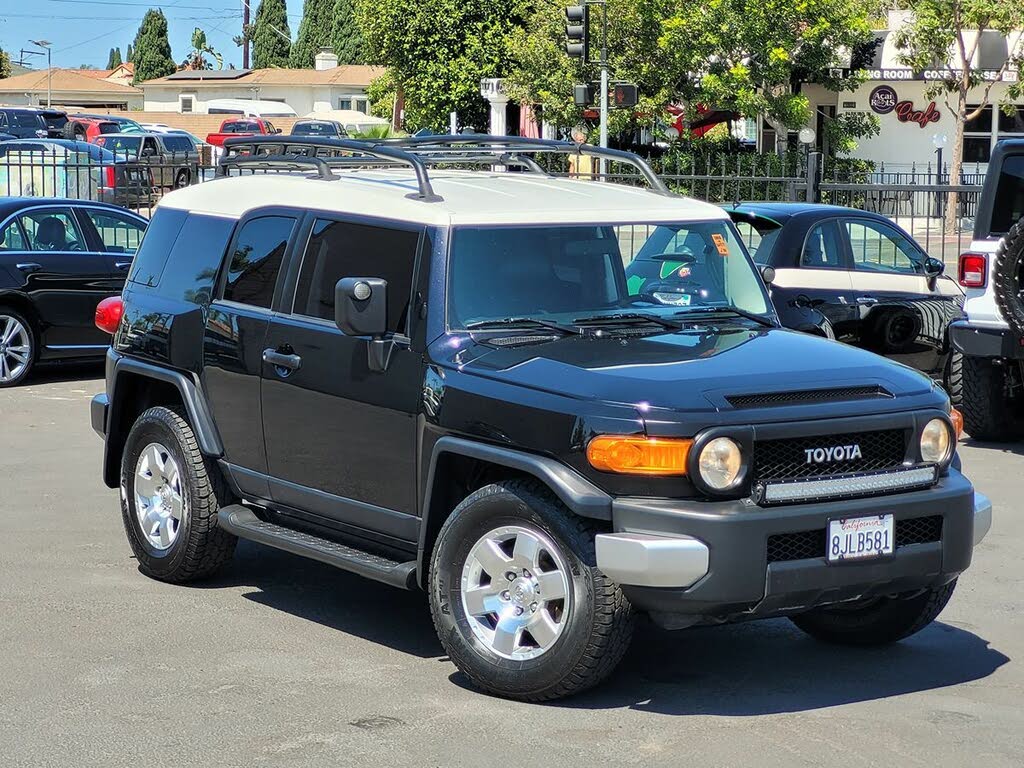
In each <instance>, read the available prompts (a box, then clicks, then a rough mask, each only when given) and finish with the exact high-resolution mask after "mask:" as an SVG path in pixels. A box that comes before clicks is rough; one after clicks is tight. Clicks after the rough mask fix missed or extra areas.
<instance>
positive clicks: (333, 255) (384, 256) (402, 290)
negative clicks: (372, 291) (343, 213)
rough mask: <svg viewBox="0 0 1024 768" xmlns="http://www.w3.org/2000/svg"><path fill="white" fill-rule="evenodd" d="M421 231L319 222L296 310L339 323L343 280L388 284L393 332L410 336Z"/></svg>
mask: <svg viewBox="0 0 1024 768" xmlns="http://www.w3.org/2000/svg"><path fill="white" fill-rule="evenodd" d="M418 244H419V232H417V231H414V230H408V229H391V228H387V227H379V226H373V225H368V224H352V223H349V222H344V221H330V220H327V219H320V220H317V222H316V224H315V225H314V226H313V233H312V235H311V237H310V238H309V244H308V245H307V246H306V254H305V256H304V257H303V260H302V269H301V271H300V272H299V280H298V284H297V285H296V287H295V303H294V305H293V312H294V313H295V314H299V315H306V316H308V317H319V318H321V319H323V320H330V321H333V320H334V286H335V285H336V284H337V282H338V281H339V280H340V279H341V278H343V277H380V278H383V279H384V280H387V282H388V331H389V332H392V333H405V331H406V325H407V319H408V318H407V315H408V309H409V300H410V297H411V294H412V278H413V271H414V270H415V266H416V248H417V245H418Z"/></svg>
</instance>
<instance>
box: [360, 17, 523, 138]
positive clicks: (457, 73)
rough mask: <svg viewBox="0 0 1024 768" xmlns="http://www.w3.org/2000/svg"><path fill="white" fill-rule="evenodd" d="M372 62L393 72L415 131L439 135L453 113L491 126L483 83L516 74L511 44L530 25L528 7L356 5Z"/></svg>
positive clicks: (466, 123) (477, 124)
mask: <svg viewBox="0 0 1024 768" xmlns="http://www.w3.org/2000/svg"><path fill="white" fill-rule="evenodd" d="M355 4H356V17H357V19H358V22H359V26H360V28H361V29H362V31H363V37H364V40H365V44H366V51H367V58H369V59H370V60H372V61H374V62H376V63H379V64H384V65H386V66H387V67H388V69H389V72H390V76H391V78H392V80H393V83H394V85H395V87H396V88H400V89H401V91H402V93H403V96H404V99H405V121H406V124H407V126H408V127H409V128H412V129H417V128H423V127H428V128H434V129H441V128H444V127H445V126H447V125H448V116H449V113H450V112H452V111H455V112H457V113H458V116H459V122H460V124H461V125H463V126H469V127H473V128H476V129H482V128H484V127H485V126H486V125H487V103H486V102H485V101H484V100H483V99H482V98H481V97H480V80H481V79H482V78H486V77H502V76H504V75H507V74H508V73H509V71H510V70H511V55H510V49H509V40H510V36H511V34H512V32H513V31H514V30H515V29H517V28H519V27H521V26H522V25H523V24H524V22H525V17H526V9H527V8H528V7H529V6H530V5H532V3H529V2H527V1H526V0H490V2H486V3H484V2H472V3H470V2H464V1H463V0H420V1H419V2H416V3H412V4H410V3H409V2H407V0H355Z"/></svg>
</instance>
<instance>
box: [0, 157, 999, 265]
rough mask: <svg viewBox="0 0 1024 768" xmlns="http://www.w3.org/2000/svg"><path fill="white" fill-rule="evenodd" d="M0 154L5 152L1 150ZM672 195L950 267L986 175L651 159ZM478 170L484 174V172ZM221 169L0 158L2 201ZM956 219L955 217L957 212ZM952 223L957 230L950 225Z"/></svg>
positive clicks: (132, 204) (91, 196)
mask: <svg viewBox="0 0 1024 768" xmlns="http://www.w3.org/2000/svg"><path fill="white" fill-rule="evenodd" d="M0 146H2V145H0ZM536 159H537V161H538V163H539V164H540V165H541V166H542V167H543V169H544V170H545V171H547V172H549V173H552V174H556V175H568V176H574V177H583V178H605V179H608V180H613V181H617V182H622V183H631V184H643V183H645V182H644V180H643V179H642V178H641V177H640V175H639V174H638V173H637V171H636V169H635V168H633V167H631V166H628V165H626V164H624V163H619V162H615V161H609V162H608V163H607V164H606V165H605V168H604V173H603V174H602V173H601V169H600V165H599V163H598V161H597V160H596V159H593V158H589V157H574V156H567V155H560V154H546V155H543V156H538V157H537V158H536ZM649 162H650V164H651V166H652V167H653V168H654V170H655V172H657V173H658V175H659V176H660V177H661V178H662V179H663V180H664V181H665V183H666V185H667V186H668V187H669V188H670V189H672V190H673V191H676V192H679V193H681V194H685V195H689V196H691V197H696V198H698V199H702V200H707V201H709V202H713V203H719V204H725V205H729V204H735V203H738V202H754V201H770V202H803V201H809V202H821V203H831V204H834V205H842V206H847V207H852V208H856V209H859V210H864V211H872V212H875V213H879V214H882V215H884V216H887V217H889V218H890V219H892V220H893V221H895V222H896V223H897V224H899V225H900V226H901V227H903V228H904V229H905V230H907V231H908V232H909V233H910V234H911V235H912V236H913V237H914V238H915V239H916V240H917V241H918V242H919V243H921V245H922V246H924V248H925V249H926V250H927V251H928V253H930V254H931V255H932V256H935V257H936V258H939V259H943V260H945V261H947V262H950V263H952V262H953V261H954V260H955V259H956V257H957V255H958V254H959V253H961V252H962V251H963V250H965V249H966V247H967V245H968V244H969V242H970V233H971V230H972V227H973V219H974V216H975V212H976V210H977V206H978V201H979V197H980V194H981V189H982V184H983V181H984V175H985V174H984V169H983V168H981V167H980V166H975V167H971V168H968V169H965V171H964V172H963V173H961V177H960V179H959V183H956V184H954V183H951V181H950V179H949V173H948V168H943V169H941V170H939V169H938V168H934V167H932V166H925V167H923V168H916V167H914V166H911V167H909V168H906V167H901V168H900V169H898V170H888V169H886V168H885V166H881V167H879V168H877V169H875V168H870V167H867V166H865V165H863V164H856V163H846V164H843V163H841V162H829V163H827V164H823V163H822V158H821V155H820V154H818V153H813V152H812V153H790V154H789V155H782V156H780V155H774V154H772V155H764V154H753V153H738V154H731V155H718V156H701V155H689V154H679V153H666V154H664V155H661V156H657V157H652V158H649ZM477 167H479V166H477ZM215 175H216V166H215V165H213V164H211V163H209V162H206V163H200V162H197V161H196V160H195V157H194V156H192V157H175V156H170V157H168V156H164V157H162V158H160V159H159V160H156V161H145V160H139V159H134V158H129V157H119V156H118V157H116V158H115V160H114V161H113V162H110V161H109V160H95V159H93V158H91V157H89V156H88V155H81V154H73V153H67V154H63V155H61V154H60V153H56V152H54V153H50V152H45V151H44V152H34V151H28V152H25V151H18V152H10V151H8V152H4V153H3V154H0V195H12V196H17V195H26V196H52V197H69V198H75V199H83V200H100V201H103V202H111V203H115V204H117V205H121V206H123V207H126V208H130V209H132V210H135V211H138V212H140V213H142V214H143V215H149V214H150V213H151V212H152V209H153V207H154V206H155V205H156V204H157V203H158V202H159V200H160V198H161V197H163V195H164V194H166V193H167V192H168V191H170V190H172V189H174V188H176V187H179V186H186V185H191V184H199V183H203V182H205V181H208V180H210V179H212V178H214V176H215ZM954 198H955V201H956V202H955V206H956V207H955V215H953V216H952V217H949V216H947V214H948V213H949V212H950V206H951V205H954V203H953V200H954ZM950 221H952V222H953V226H950V225H949V222H950Z"/></svg>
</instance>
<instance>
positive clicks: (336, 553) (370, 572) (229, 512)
mask: <svg viewBox="0 0 1024 768" xmlns="http://www.w3.org/2000/svg"><path fill="white" fill-rule="evenodd" d="M217 524H218V525H219V526H220V527H221V528H223V529H224V530H225V531H228V532H229V533H233V534H234V535H235V536H238V537H239V538H240V539H249V540H250V541H255V542H258V543H260V544H266V545H267V546H268V547H274V548H276V549H283V550H284V551H285V552H291V553H292V554H294V555H301V556H302V557H308V558H310V559H311V560H319V561H320V562H321V563H327V564H328V565H333V566H334V567H336V568H341V569H342V570H345V571H352V573H358V574H359V575H360V576H365V577H366V578H368V579H373V580H375V581H383V582H384V583H385V584H391V585H392V586H395V587H401V588H403V589H412V588H413V586H414V585H415V583H416V561H415V560H413V561H410V562H408V563H400V562H398V561H397V560H388V559H387V558H386V557H381V556H379V555H374V554H371V553H369V552H363V551H362V550H360V549H356V548H355V547H349V546H346V545H345V544H339V543H338V542H336V541H330V540H329V539H321V538H320V537H319V536H312V535H310V534H308V533H303V532H302V531H293V530H292V529H291V528H285V527H284V526H281V525H275V524H274V523H268V522H265V521H264V520H260V519H259V518H258V517H256V515H255V514H254V513H253V511H252V510H251V509H249V508H248V507H244V506H242V505H241V504H232V505H231V506H229V507H224V508H223V509H221V510H220V511H219V512H218V513H217Z"/></svg>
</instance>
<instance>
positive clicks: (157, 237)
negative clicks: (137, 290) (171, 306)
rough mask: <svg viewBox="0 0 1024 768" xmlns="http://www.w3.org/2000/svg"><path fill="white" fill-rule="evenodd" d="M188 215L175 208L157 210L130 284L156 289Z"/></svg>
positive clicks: (129, 276)
mask: <svg viewBox="0 0 1024 768" xmlns="http://www.w3.org/2000/svg"><path fill="white" fill-rule="evenodd" d="M187 218H188V213H187V212H185V211H178V210H175V209H174V208H157V209H156V213H154V214H153V219H152V221H150V223H149V227H148V228H147V229H146V234H145V235H144V236H143V238H142V243H140V245H139V251H138V253H137V254H136V255H135V259H134V261H133V262H132V271H131V272H129V273H128V282H130V283H135V284H136V285H145V286H148V287H150V288H154V287H156V285H157V284H158V283H159V282H160V276H161V275H162V274H163V271H164V267H165V266H166V265H167V259H168V257H169V256H170V254H171V249H172V248H173V247H174V243H175V241H176V240H177V239H178V234H179V233H180V232H181V228H182V227H183V226H184V225H185V219H187Z"/></svg>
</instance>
